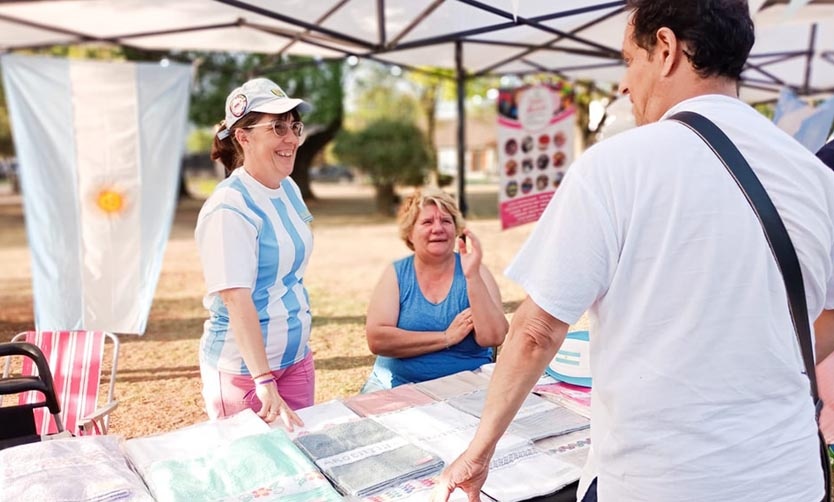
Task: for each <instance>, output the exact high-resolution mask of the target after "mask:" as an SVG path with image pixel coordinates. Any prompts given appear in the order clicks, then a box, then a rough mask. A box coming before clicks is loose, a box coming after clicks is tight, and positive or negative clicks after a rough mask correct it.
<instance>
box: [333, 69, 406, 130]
mask: <svg viewBox="0 0 834 502" xmlns="http://www.w3.org/2000/svg"><path fill="white" fill-rule="evenodd" d="M353 75H354V79H353V82H354V85H355V86H356V92H355V95H356V98H355V102H354V103H353V107H352V108H353V109H352V110H351V113H350V116H349V119H348V126H349V127H350V128H351V129H361V128H363V127H365V126H367V125H368V124H370V123H372V122H375V121H377V120H380V119H391V120H397V121H402V122H412V123H413V122H415V121H416V120H417V119H418V117H419V116H420V107H419V104H418V102H417V98H416V96H415V95H414V93H413V92H412V90H411V89H410V88H409V86H408V85H405V84H404V82H403V80H402V78H401V77H398V76H394V75H392V74H391V72H390V69H389V67H387V66H385V65H381V64H379V63H375V62H372V61H371V62H363V63H361V64H360V65H359V66H358V67H357V68H356V69H355V70H354V74H353Z"/></svg>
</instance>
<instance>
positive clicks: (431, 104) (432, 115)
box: [420, 82, 440, 187]
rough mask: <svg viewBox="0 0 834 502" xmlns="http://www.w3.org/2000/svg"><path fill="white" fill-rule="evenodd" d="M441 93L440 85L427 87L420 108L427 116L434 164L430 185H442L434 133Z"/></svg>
mask: <svg viewBox="0 0 834 502" xmlns="http://www.w3.org/2000/svg"><path fill="white" fill-rule="evenodd" d="M439 91H440V83H439V82H438V83H435V84H434V85H430V86H427V87H426V89H425V91H423V95H422V96H421V97H420V106H421V107H422V108H423V113H424V114H425V116H426V137H427V139H428V141H429V146H430V147H431V151H432V159H431V160H432V163H431V166H430V168H429V185H431V186H435V187H436V186H439V185H440V180H439V176H440V172H439V169H438V166H437V144H436V143H435V140H434V133H435V130H436V129H437V96H438V94H439Z"/></svg>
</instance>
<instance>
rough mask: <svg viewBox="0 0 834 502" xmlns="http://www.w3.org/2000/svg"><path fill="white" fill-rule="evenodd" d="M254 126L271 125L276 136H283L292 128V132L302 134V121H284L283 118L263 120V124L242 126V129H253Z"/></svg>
mask: <svg viewBox="0 0 834 502" xmlns="http://www.w3.org/2000/svg"><path fill="white" fill-rule="evenodd" d="M255 127H271V128H272V132H274V133H275V135H276V136H278V137H281V138H283V137H284V136H286V135H287V133H288V132H289V131H290V129H292V133H293V134H295V135H296V136H297V137H299V138H300V137H301V135H302V134H304V122H286V121H284V120H273V121H272V122H265V123H263V124H255V125H250V126H246V127H244V129H254V128H255Z"/></svg>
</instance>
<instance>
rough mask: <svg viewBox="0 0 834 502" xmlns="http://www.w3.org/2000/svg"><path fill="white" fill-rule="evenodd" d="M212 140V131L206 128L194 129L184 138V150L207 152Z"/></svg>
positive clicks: (209, 149)
mask: <svg viewBox="0 0 834 502" xmlns="http://www.w3.org/2000/svg"><path fill="white" fill-rule="evenodd" d="M213 141H214V131H212V130H211V129H208V128H202V129H194V130H193V131H191V132H190V133H189V134H188V138H186V140H185V150H186V151H187V152H188V153H208V152H210V151H211V144H212V142H213Z"/></svg>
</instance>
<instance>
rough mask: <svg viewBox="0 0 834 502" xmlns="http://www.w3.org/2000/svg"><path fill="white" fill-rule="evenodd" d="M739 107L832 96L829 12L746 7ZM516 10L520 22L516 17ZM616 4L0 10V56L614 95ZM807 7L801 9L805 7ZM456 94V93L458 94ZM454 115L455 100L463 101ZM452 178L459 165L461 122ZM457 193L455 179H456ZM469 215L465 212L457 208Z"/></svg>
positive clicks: (141, 5) (160, 0) (430, 0)
mask: <svg viewBox="0 0 834 502" xmlns="http://www.w3.org/2000/svg"><path fill="white" fill-rule="evenodd" d="M749 3H750V8H751V11H752V12H754V14H755V15H754V20H755V21H756V25H757V33H756V45H755V46H754V48H753V51H752V54H751V56H750V58H749V60H748V65H747V69H746V70H745V71H744V74H743V81H742V89H741V93H742V98H743V99H745V100H747V101H751V102H755V101H765V100H772V99H775V98H776V97H777V94H778V91H779V90H780V89H781V88H782V87H784V86H789V87H792V88H793V89H795V90H796V91H797V92H798V93H799V94H802V95H812V96H819V95H826V94H831V93H832V92H834V0H811V1H810V2H808V0H750V1H749ZM515 4H517V12H513V10H514V8H515ZM624 4H625V2H624V1H623V0H613V1H605V0H559V1H558V2H557V1H554V0H517V1H515V2H514V1H513V0H248V1H244V0H0V51H11V50H15V49H20V48H27V47H29V48H31V47H37V46H48V45H55V44H72V43H84V42H109V43H114V44H119V45H124V46H132V47H136V48H141V49H150V50H161V49H164V50H177V49H180V50H200V51H224V52H228V51H233V52H234V51H243V52H263V53H269V54H295V55H309V56H315V57H322V58H337V57H344V56H346V55H355V56H359V57H367V58H373V59H376V60H381V61H385V62H389V63H394V64H398V65H401V66H405V67H421V66H433V67H445V68H454V69H456V70H457V75H458V85H459V89H461V88H462V85H463V81H464V79H465V78H469V77H472V76H478V75H484V74H508V73H512V74H524V73H530V72H552V73H555V74H557V75H560V76H563V77H565V78H568V79H572V80H576V79H580V80H590V81H595V82H598V83H609V84H611V85H613V84H615V83H616V82H617V80H618V79H619V77H620V75H621V73H622V70H623V66H622V63H621V60H620V46H621V42H622V40H621V37H622V34H623V31H624V27H625V23H626V13H625V12H624V7H623V6H624ZM805 4H807V5H805ZM459 94H462V93H459ZM458 106H459V110H460V112H461V113H462V111H463V104H462V97H461V98H460V99H459V105H458ZM458 138H459V142H460V143H461V145H460V148H459V154H458V161H459V170H460V171H461V174H462V164H463V152H464V147H463V144H462V143H463V138H464V131H463V121H460V128H459V131H458ZM458 178H459V183H461V186H459V193H462V182H463V177H462V175H461V176H459V177H458ZM464 209H465V208H464Z"/></svg>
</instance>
